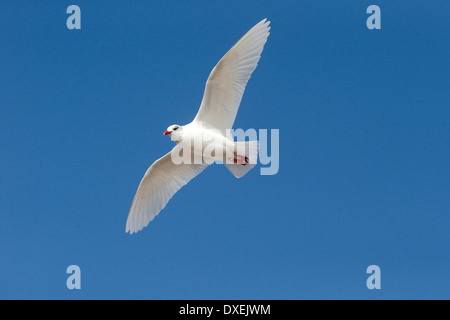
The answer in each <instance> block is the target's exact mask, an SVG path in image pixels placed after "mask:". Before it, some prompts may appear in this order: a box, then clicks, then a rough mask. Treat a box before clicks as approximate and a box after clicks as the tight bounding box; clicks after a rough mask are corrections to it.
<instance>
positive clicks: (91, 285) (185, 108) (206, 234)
mask: <svg viewBox="0 0 450 320" xmlns="http://www.w3.org/2000/svg"><path fill="white" fill-rule="evenodd" d="M71 4H76V5H78V6H80V8H81V27H82V29H81V30H68V29H67V28H66V19H67V17H68V16H69V15H68V14H66V8H67V7H68V6H69V5H71ZM371 4H377V5H379V6H380V8H381V19H382V20H381V26H382V29H381V30H368V29H367V27H366V19H367V17H368V14H366V8H367V7H368V6H369V5H371ZM0 13H1V19H0V41H1V49H0V107H1V108H0V110H1V111H0V112H1V113H0V124H1V127H0V128H1V135H0V141H1V148H0V156H1V157H0V159H1V166H0V177H1V180H0V195H1V198H0V199H1V203H0V205H1V207H0V208H1V212H0V219H1V220H0V257H1V258H0V259H1V263H0V298H2V299H12V298H19V299H346V298H348V299H418V298H438V299H439V298H440V299H442V298H446V299H449V298H450V275H449V273H448V271H449V269H450V254H449V253H450V252H449V251H450V250H449V249H450V248H449V245H450V232H449V229H450V218H449V209H450V201H449V200H450V197H449V190H450V188H449V177H450V175H449V173H450V172H449V156H450V152H449V115H450V111H449V101H450V100H449V98H450V97H449V90H448V88H449V69H448V65H449V62H450V61H449V52H450V50H449V49H450V48H449V41H448V39H449V24H448V13H449V3H448V1H426V2H425V1H395V2H393V1H381V0H380V1H378V0H377V1H375V2H373V1H342V0H341V1H313V0H308V1H282V2H280V1H258V2H256V1H253V2H250V1H245V2H244V1H226V2H225V1H189V2H187V1H171V2H168V1H73V2H68V1H2V2H1V3H0ZM265 17H267V18H269V19H270V20H271V21H272V30H271V35H270V37H269V40H268V42H267V44H266V47H265V50H264V52H263V55H262V58H261V61H260V64H259V66H258V68H257V69H256V71H255V72H254V74H253V76H252V78H251V80H250V81H249V84H248V86H247V90H246V92H245V95H244V98H243V101H242V104H241V108H240V110H239V113H238V116H237V119H236V122H235V127H237V128H244V129H246V128H255V129H279V130H280V170H279V172H278V174H277V175H274V176H261V175H259V168H256V169H254V170H253V171H251V172H250V173H249V174H248V175H247V176H245V177H244V178H242V179H239V180H238V179H236V178H234V177H233V176H232V175H231V174H230V173H229V172H228V170H226V169H225V168H224V167H223V166H219V165H214V166H212V167H210V168H208V169H207V170H206V171H205V172H204V173H203V174H201V175H200V176H198V177H197V178H195V179H194V180H193V181H191V182H190V183H189V184H188V185H187V186H186V187H185V188H183V189H182V190H181V191H180V192H179V193H177V194H176V195H175V197H174V198H173V199H172V200H171V201H170V202H169V204H168V205H167V207H166V208H165V209H164V210H163V211H162V212H161V213H160V215H158V216H157V218H156V219H155V220H154V221H153V222H152V223H151V224H150V225H149V227H147V228H145V229H144V231H142V232H140V233H138V234H136V235H133V236H130V235H128V234H125V222H126V218H127V214H128V210H129V207H130V205H131V201H132V199H133V196H134V193H135V191H136V188H137V186H138V184H139V181H140V179H141V178H142V176H143V174H144V173H145V171H146V169H147V168H148V166H149V165H150V164H151V163H152V162H153V161H154V160H156V159H157V158H159V157H160V156H162V155H163V154H165V153H166V152H168V151H169V150H170V149H171V148H172V147H173V143H172V142H170V141H169V138H168V137H164V136H163V135H162V132H164V130H165V129H166V128H167V127H168V126H169V125H171V124H173V123H178V124H186V123H188V122H190V121H191V120H192V119H193V117H194V116H195V114H196V112H197V109H198V106H199V104H200V101H201V98H202V95H203V90H204V85H205V81H206V78H207V76H208V74H209V72H210V71H211V69H212V68H213V67H214V65H215V64H216V63H217V62H218V60H219V59H220V58H221V57H222V56H223V55H224V54H225V53H226V52H227V51H228V49H229V48H230V47H231V46H232V45H233V44H234V43H235V42H236V41H237V40H238V39H239V38H240V37H241V36H242V35H243V34H244V33H245V32H246V31H247V30H248V29H250V28H251V27H252V26H253V25H254V24H256V23H257V22H259V21H260V20H261V19H262V18H265ZM73 264H75V265H78V266H80V268H81V273H82V276H81V286H82V289H81V290H73V291H71V290H68V289H67V288H66V279H67V277H68V275H67V274H66V268H67V267H68V266H69V265H73ZM373 264H375V265H378V266H380V268H381V285H382V289H381V290H378V291H377V290H374V291H370V290H368V289H367V287H366V279H367V277H368V275H367V274H366V268H367V267H368V266H369V265H373Z"/></svg>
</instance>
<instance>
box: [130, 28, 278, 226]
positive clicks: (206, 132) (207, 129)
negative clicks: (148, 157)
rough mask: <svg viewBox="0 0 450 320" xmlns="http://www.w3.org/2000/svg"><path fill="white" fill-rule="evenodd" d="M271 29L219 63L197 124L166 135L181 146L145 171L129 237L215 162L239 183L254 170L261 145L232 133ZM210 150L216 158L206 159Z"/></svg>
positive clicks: (250, 36)
mask: <svg viewBox="0 0 450 320" xmlns="http://www.w3.org/2000/svg"><path fill="white" fill-rule="evenodd" d="M269 25H270V21H268V20H267V19H263V20H262V21H260V22H259V23H257V24H256V25H255V26H254V27H252V28H251V29H250V30H249V31H248V32H247V33H246V34H245V35H244V36H243V37H242V38H241V39H240V40H239V41H238V42H236V43H235V44H234V45H233V46H232V47H231V49H230V50H229V51H228V52H227V53H226V54H225V55H224V56H223V57H222V59H220V60H219V62H218V63H217V64H216V66H215V67H214V68H213V69H212V71H211V73H210V74H209V77H208V79H207V81H206V86H205V90H204V94H203V99H202V101H201V104H200V108H199V110H198V113H197V115H196V116H195V118H194V120H193V121H192V122H191V123H189V124H187V125H183V126H182V125H177V124H174V125H171V126H169V127H168V128H167V130H166V131H165V132H164V135H165V136H166V135H168V136H170V138H171V140H172V141H174V142H175V143H176V146H175V147H174V148H173V149H172V150H171V151H170V152H169V153H167V154H166V155H165V156H163V157H162V158H160V159H158V160H156V161H155V162H154V163H153V164H152V165H151V166H150V167H149V168H148V170H147V171H146V173H145V175H144V177H143V178H142V180H141V182H140V184H139V187H138V189H137V191H136V194H135V196H134V199H133V202H132V204H131V207H130V211H129V213H128V218H127V223H126V228H125V232H126V233H130V234H133V233H136V232H139V231H141V230H142V229H143V228H145V227H147V226H148V224H149V223H150V221H152V220H153V219H154V218H155V217H156V215H158V214H159V212H160V211H161V210H162V209H163V208H164V207H165V206H166V204H167V203H168V202H169V200H170V199H171V198H172V197H173V195H174V194H175V193H176V192H177V191H178V190H180V189H181V188H182V187H183V186H184V185H186V184H187V183H188V182H189V181H190V180H192V179H193V178H194V177H196V176H197V175H199V174H200V173H201V172H202V171H203V170H205V169H206V168H207V167H208V166H209V165H210V164H211V163H212V162H214V161H219V163H220V161H222V162H223V163H224V165H225V166H226V167H227V169H229V170H230V172H231V173H232V174H233V175H234V176H235V177H236V178H241V177H243V176H244V175H245V174H246V173H247V172H249V171H250V170H251V169H252V168H253V167H254V166H255V164H256V163H257V155H258V148H259V144H258V141H236V142H235V141H234V139H233V137H232V136H231V134H230V129H232V128H233V124H234V121H235V118H236V115H237V112H238V109H239V105H240V103H241V99H242V96H243V94H244V91H245V87H246V85H247V82H248V80H249V79H250V77H251V75H252V73H253V71H254V70H255V69H256V67H257V65H258V62H259V60H260V57H261V53H262V51H263V49H264V45H265V44H266V42H267V38H268V37H269V34H270V32H269V31H270V29H271V27H270V26H269ZM196 141H200V142H199V143H198V144H196ZM206 149H208V150H209V151H211V150H214V152H210V153H208V154H206ZM180 159H184V160H185V161H180Z"/></svg>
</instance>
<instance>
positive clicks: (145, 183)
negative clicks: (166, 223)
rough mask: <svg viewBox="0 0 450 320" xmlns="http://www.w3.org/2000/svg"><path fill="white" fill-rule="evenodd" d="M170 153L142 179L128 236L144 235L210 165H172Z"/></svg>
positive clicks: (129, 224)
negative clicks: (150, 223)
mask: <svg viewBox="0 0 450 320" xmlns="http://www.w3.org/2000/svg"><path fill="white" fill-rule="evenodd" d="M178 148H179V146H178V145H177V146H175V148H173V149H172V151H171V152H169V153H168V154H166V155H165V156H164V157H162V158H160V159H158V160H156V161H155V162H154V163H153V164H152V165H151V166H150V168H148V170H147V172H146V173H145V175H144V178H142V181H141V183H140V185H139V187H138V189H137V192H136V195H135V196H134V199H133V203H132V204H131V208H130V212H129V213H128V220H127V226H126V232H130V234H133V233H135V232H138V231H141V230H142V229H143V228H144V227H146V226H147V225H148V224H149V222H150V221H152V220H153V219H154V218H155V216H156V215H157V214H158V213H159V212H160V211H161V210H162V209H163V208H164V207H165V206H166V204H167V203H168V202H169V200H170V199H171V198H172V196H173V195H174V194H175V193H176V192H177V191H178V190H180V189H181V187H183V186H184V185H185V184H187V183H188V182H189V181H190V180H191V179H193V178H194V177H196V176H197V175H198V174H200V173H201V172H202V171H203V170H204V169H205V168H206V167H207V166H208V165H207V164H183V163H182V164H179V165H176V164H174V163H173V161H172V157H171V153H172V152H175V151H178V150H179V149H178Z"/></svg>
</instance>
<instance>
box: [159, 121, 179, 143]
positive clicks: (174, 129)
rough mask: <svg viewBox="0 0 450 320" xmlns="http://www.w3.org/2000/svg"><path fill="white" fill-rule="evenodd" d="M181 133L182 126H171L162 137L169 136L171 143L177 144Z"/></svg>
mask: <svg viewBox="0 0 450 320" xmlns="http://www.w3.org/2000/svg"><path fill="white" fill-rule="evenodd" d="M182 132H183V127H182V126H179V125H177V124H173V125H171V126H170V127H168V128H167V130H166V131H165V132H164V135H165V136H166V135H169V136H170V138H171V139H172V141H175V142H179V141H180V140H181V136H182Z"/></svg>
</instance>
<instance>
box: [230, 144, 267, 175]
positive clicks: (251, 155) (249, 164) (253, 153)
mask: <svg viewBox="0 0 450 320" xmlns="http://www.w3.org/2000/svg"><path fill="white" fill-rule="evenodd" d="M234 149H235V152H234V163H225V166H226V167H227V168H228V170H230V171H231V173H232V174H233V175H234V176H235V177H236V178H241V177H243V176H245V175H246V174H247V172H249V171H250V170H251V169H253V168H254V167H255V165H256V163H257V162H258V151H259V142H258V141H238V142H235V143H234Z"/></svg>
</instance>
